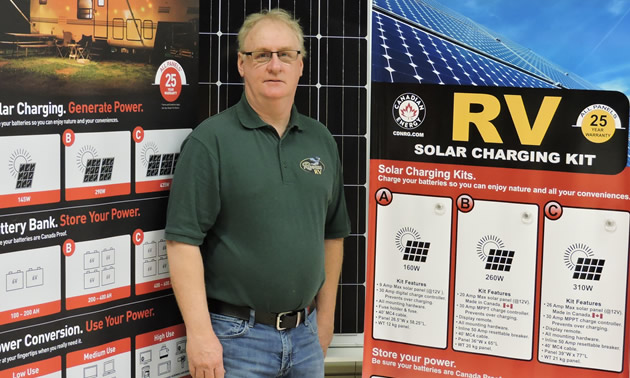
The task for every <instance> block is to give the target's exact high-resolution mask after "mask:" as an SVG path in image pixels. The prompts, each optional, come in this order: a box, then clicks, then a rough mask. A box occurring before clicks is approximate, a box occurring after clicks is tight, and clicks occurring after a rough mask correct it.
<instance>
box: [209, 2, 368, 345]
mask: <svg viewBox="0 0 630 378" xmlns="http://www.w3.org/2000/svg"><path fill="white" fill-rule="evenodd" d="M278 6H280V7H282V8H284V9H286V10H288V11H290V12H293V13H294V14H295V15H296V18H298V19H299V20H300V24H301V26H302V28H303V30H304V34H305V41H304V42H305V47H306V49H307V53H308V54H307V58H306V59H305V61H304V73H303V75H302V77H301V79H300V82H299V87H298V90H297V94H296V106H297V108H298V110H299V111H300V112H302V113H304V114H307V115H309V116H311V117H313V118H315V119H318V120H319V121H321V122H322V123H324V124H325V125H326V126H327V127H328V128H329V130H330V131H331V133H332V134H333V135H334V137H335V140H336V141H337V143H338V146H339V155H340V157H341V160H342V164H343V172H344V180H345V184H346V188H345V193H346V201H347V203H348V209H349V212H350V215H351V218H352V219H351V223H352V235H351V237H350V238H349V240H353V241H354V242H353V243H351V244H352V245H353V246H354V247H356V248H360V249H361V252H360V256H359V255H357V253H359V252H356V253H355V254H354V259H351V260H352V261H353V262H354V263H351V264H348V263H347V262H346V264H344V267H343V269H344V272H343V273H342V278H343V283H342V285H341V286H340V289H339V291H338V292H339V297H338V312H337V314H336V316H340V314H341V313H343V314H344V316H343V321H342V320H341V318H339V317H338V318H336V319H337V320H336V322H335V326H336V328H335V332H337V333H361V332H363V302H364V298H363V295H365V289H364V287H363V285H364V282H365V273H364V270H365V235H364V233H365V213H366V209H365V205H366V197H365V196H366V176H367V175H366V169H367V168H366V158H367V135H366V134H367V125H366V122H367V121H366V114H367V101H368V98H367V85H368V82H367V78H368V69H369V66H368V65H367V63H366V62H367V61H368V60H367V54H368V47H369V46H368V40H367V30H368V12H367V11H368V0H359V1H357V0H305V1H297V0H265V1H262V0H237V1H225V0H211V1H209V2H201V3H200V17H201V20H200V30H201V33H200V38H199V43H200V49H199V50H200V67H202V68H201V69H200V83H199V84H200V91H201V94H200V98H202V99H205V100H206V101H205V103H204V105H205V106H204V107H203V109H202V111H201V118H205V117H207V116H209V115H213V114H217V113H218V112H220V111H222V110H225V109H226V108H228V107H229V106H231V105H233V104H235V103H236V102H237V101H238V100H239V99H240V97H241V93H242V90H243V87H242V80H241V77H240V75H239V74H238V71H237V69H236V62H237V59H236V58H237V54H236V53H237V51H236V49H237V43H236V33H237V32H238V29H239V28H240V26H241V24H242V22H243V19H244V18H245V16H246V15H247V14H249V13H252V12H257V11H259V10H261V9H269V8H275V7H278ZM346 243H348V242H347V241H346ZM346 271H347V273H346ZM359 272H361V273H359ZM350 277H353V278H354V277H356V280H354V281H352V280H350Z"/></svg>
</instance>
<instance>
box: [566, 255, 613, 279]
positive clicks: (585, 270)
mask: <svg viewBox="0 0 630 378" xmlns="http://www.w3.org/2000/svg"><path fill="white" fill-rule="evenodd" d="M605 261H606V260H604V259H591V258H584V257H580V258H578V260H577V264H575V270H574V271H573V279H576V280H590V281H599V279H600V278H601V276H602V271H603V270H604V262H605Z"/></svg>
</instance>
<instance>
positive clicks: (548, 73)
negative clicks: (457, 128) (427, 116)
mask: <svg viewBox="0 0 630 378" xmlns="http://www.w3.org/2000/svg"><path fill="white" fill-rule="evenodd" d="M374 7H375V9H378V10H380V11H382V12H386V13H388V14H391V15H396V16H397V17H400V18H402V19H404V20H405V22H404V23H406V24H408V25H410V26H412V27H416V28H418V29H419V28H420V27H421V28H425V30H430V32H431V33H432V34H434V35H435V36H437V37H440V38H442V39H448V40H450V41H457V44H458V45H460V46H463V47H465V48H467V49H470V50H475V51H478V52H481V53H482V54H485V55H488V56H489V57H491V58H492V59H493V60H495V61H497V63H499V64H505V65H507V66H515V67H518V68H519V69H520V70H519V72H530V73H532V74H534V75H536V76H538V77H541V78H543V79H544V80H545V82H546V83H547V84H548V85H551V86H562V87H565V88H576V89H594V88H595V86H594V85H592V84H590V83H588V82H586V81H585V80H583V79H580V78H579V77H577V76H575V75H571V74H569V73H568V72H566V71H565V70H563V69H561V68H559V67H557V66H555V65H554V64H552V63H550V62H548V61H547V60H545V59H544V58H542V57H540V56H538V55H537V54H535V53H533V52H532V51H531V50H529V49H527V48H524V47H522V46H520V45H518V44H516V43H514V42H512V41H510V40H509V39H507V38H505V37H503V36H499V35H497V34H496V33H494V32H492V31H490V30H489V29H487V28H485V27H483V26H480V25H478V24H476V23H475V22H473V21H472V20H470V19H468V18H467V17H464V16H462V15H459V14H457V13H456V12H453V11H452V10H450V9H448V8H446V7H444V6H442V5H441V4H440V3H439V2H437V1H433V0H423V1H412V0H398V1H389V0H374ZM479 85H482V84H479ZM528 86H531V85H528Z"/></svg>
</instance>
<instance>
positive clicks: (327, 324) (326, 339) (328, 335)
mask: <svg viewBox="0 0 630 378" xmlns="http://www.w3.org/2000/svg"><path fill="white" fill-rule="evenodd" d="M334 331H335V323H334V317H333V318H331V317H330V316H325V315H322V314H321V313H319V312H318V313H317V334H318V336H319V345H321V346H322V350H323V351H324V357H326V352H327V351H328V346H329V345H330V342H331V341H332V338H333V333H334Z"/></svg>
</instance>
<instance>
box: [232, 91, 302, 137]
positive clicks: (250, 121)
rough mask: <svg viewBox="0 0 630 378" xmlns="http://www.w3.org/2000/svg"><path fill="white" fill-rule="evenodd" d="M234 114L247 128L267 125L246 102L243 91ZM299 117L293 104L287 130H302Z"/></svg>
mask: <svg viewBox="0 0 630 378" xmlns="http://www.w3.org/2000/svg"><path fill="white" fill-rule="evenodd" d="M236 114H238V120H239V121H240V122H241V125H243V126H244V127H246V128H248V129H258V128H261V127H265V126H269V125H268V124H267V123H265V121H263V120H262V119H260V116H258V113H256V112H255V111H254V109H252V107H251V106H250V105H249V102H247V98H246V97H245V92H243V94H242V95H241V100H240V101H239V102H238V103H237V104H236ZM299 118H300V113H298V111H297V108H296V106H295V104H293V106H292V107H291V118H290V119H289V125H288V126H287V130H291V129H292V128H294V127H295V128H296V129H297V130H302V129H303V128H302V126H300V125H299V123H298V120H299Z"/></svg>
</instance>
